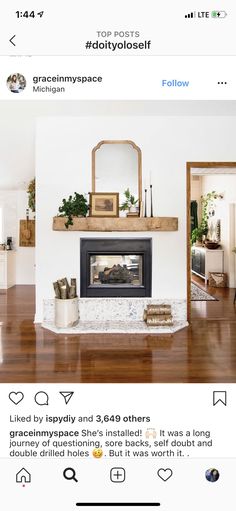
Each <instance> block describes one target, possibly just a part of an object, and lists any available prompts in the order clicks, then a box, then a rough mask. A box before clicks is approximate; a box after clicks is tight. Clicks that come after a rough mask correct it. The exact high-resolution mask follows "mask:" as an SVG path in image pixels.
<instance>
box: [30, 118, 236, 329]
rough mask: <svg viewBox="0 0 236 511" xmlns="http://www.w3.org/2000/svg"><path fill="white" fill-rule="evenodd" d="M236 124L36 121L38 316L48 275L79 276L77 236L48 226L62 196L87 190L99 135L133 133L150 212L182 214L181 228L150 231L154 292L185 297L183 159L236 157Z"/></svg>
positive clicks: (49, 281)
mask: <svg viewBox="0 0 236 511" xmlns="http://www.w3.org/2000/svg"><path fill="white" fill-rule="evenodd" d="M235 128H236V119H235V118H234V117H228V118H226V117H219V118H217V117H216V116H214V117H201V116H198V117H197V116H196V117H190V116H189V117H170V116H168V117H155V116H150V117H138V116H135V117H125V116H124V117H121V116H119V117H118V116H117V117H115V116H114V117H111V116H110V117H99V116H97V117H91V116H90V117H84V118H82V117H81V118H80V117H63V118H59V117H57V119H54V118H48V119H45V118H44V119H43V118H42V119H39V120H38V124H37V135H36V179H37V250H36V284H37V311H36V321H41V320H42V304H43V299H45V298H51V297H53V288H52V282H53V280H55V279H57V278H59V277H61V276H64V275H65V274H66V275H67V276H68V277H70V276H76V277H77V278H78V279H79V274H80V267H79V239H80V236H81V235H80V233H78V232H54V231H52V217H53V216H54V215H55V214H56V213H57V211H58V206H59V205H60V203H61V200H62V198H63V197H67V196H68V195H69V194H71V193H73V192H74V191H79V192H87V191H89V190H91V150H92V148H93V147H94V146H95V145H96V144H97V143H98V142H99V141H100V140H104V139H131V140H133V141H134V142H135V143H136V144H137V145H138V146H140V147H141V149H142V155H143V180H145V178H146V179H148V178H149V174H150V171H151V173H152V181H153V190H154V214H155V215H159V216H177V217H178V218H179V230H178V232H173V233H166V232H163V233H154V235H153V249H154V250H153V252H154V258H153V297H156V298H163V299H164V298H169V299H178V298H179V299H184V298H186V161H235V160H236V149H235V140H234V138H235V136H234V133H235ZM139 235H140V234H139V233H124V236H129V237H130V236H134V237H135V236H139ZM143 235H144V234H142V236H143ZM151 235H152V233H145V236H151ZM82 236H83V237H89V236H94V233H82ZM96 236H99V233H96ZM101 236H103V237H104V234H103V235H102V234H101ZM108 236H115V234H114V233H107V237H108ZM117 236H118V237H120V233H119V234H117Z"/></svg>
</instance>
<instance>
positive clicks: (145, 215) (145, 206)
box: [144, 188, 147, 218]
mask: <svg viewBox="0 0 236 511" xmlns="http://www.w3.org/2000/svg"><path fill="white" fill-rule="evenodd" d="M144 192H145V201H144V217H145V218H147V189H146V188H145V190H144Z"/></svg>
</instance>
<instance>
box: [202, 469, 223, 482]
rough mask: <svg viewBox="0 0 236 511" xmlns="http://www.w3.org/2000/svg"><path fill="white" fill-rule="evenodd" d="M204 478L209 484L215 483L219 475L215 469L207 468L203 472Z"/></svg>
mask: <svg viewBox="0 0 236 511" xmlns="http://www.w3.org/2000/svg"><path fill="white" fill-rule="evenodd" d="M205 477H206V479H207V481H209V482H210V483H215V482H216V481H218V479H219V477H220V473H219V471H218V470H216V468H209V469H208V470H206V472H205Z"/></svg>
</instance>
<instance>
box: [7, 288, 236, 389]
mask: <svg viewBox="0 0 236 511" xmlns="http://www.w3.org/2000/svg"><path fill="white" fill-rule="evenodd" d="M196 282H197V280H196ZM197 283H198V284H200V285H202V281H201V280H200V279H199V282H197ZM209 291H210V292H211V293H212V294H213V293H214V294H215V296H217V297H218V298H219V301H218V302H193V304H192V324H191V326H190V327H189V328H185V329H184V330H182V331H180V332H177V333H176V334H175V335H174V336H171V337H168V336H166V337H164V336H163V337H159V336H150V335H145V336H143V335H138V336H136V335H118V334H116V335H110V334H106V335H104V334H103V335H98V334H96V335H80V336H73V335H72V336H70V335H67V336H66V335H55V334H53V333H52V332H49V331H47V330H44V329H42V328H41V327H40V326H39V325H34V324H33V318H34V287H33V286H32V287H31V286H15V287H13V288H11V289H9V290H8V292H2V291H0V332H1V334H0V382H1V383H3V382H12V383H13V382H17V383H23V382H24V383H36V382H38V383H39V382H40V383H43V382H44V383H45V382H51V383H56V382H58V383H80V382H82V383H152V382H153V383H159V382H164V383H165V382H167V383H186V382H188V383H194V382H199V383H214V382H225V383H231V382H232V383H233V382H234V383H235V382H236V308H235V307H234V305H233V297H234V290H233V289H232V290H229V289H216V288H214V289H213V288H211V289H210V290H209Z"/></svg>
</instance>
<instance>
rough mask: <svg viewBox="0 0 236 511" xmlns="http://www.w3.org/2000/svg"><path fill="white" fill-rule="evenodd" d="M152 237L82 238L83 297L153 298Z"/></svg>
mask: <svg viewBox="0 0 236 511" xmlns="http://www.w3.org/2000/svg"><path fill="white" fill-rule="evenodd" d="M151 286H152V239H151V238H81V240H80V296H81V297H89V298H92V297H93V298H96V297H127V298H128V297H151Z"/></svg>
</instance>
